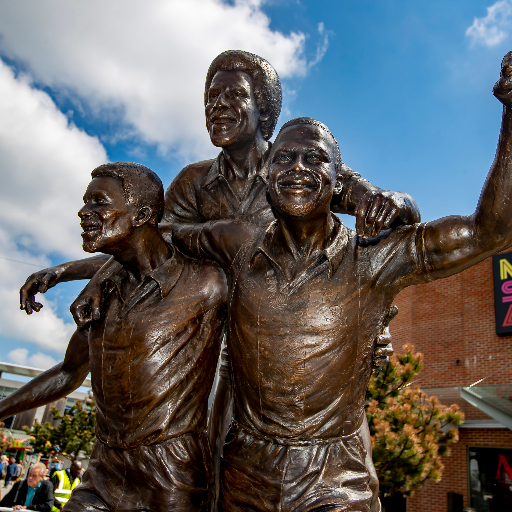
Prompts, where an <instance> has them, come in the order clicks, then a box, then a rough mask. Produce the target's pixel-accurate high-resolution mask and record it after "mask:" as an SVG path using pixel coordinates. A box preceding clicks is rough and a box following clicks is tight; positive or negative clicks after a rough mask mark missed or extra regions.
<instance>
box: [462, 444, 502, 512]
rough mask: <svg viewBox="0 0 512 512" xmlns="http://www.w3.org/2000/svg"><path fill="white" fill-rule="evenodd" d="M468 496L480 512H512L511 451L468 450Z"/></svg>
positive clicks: (495, 449)
mask: <svg viewBox="0 0 512 512" xmlns="http://www.w3.org/2000/svg"><path fill="white" fill-rule="evenodd" d="M468 456H469V468H468V469H469V493H470V502H471V506H472V507H473V508H474V509H475V510H476V511H477V512H503V511H505V510H512V449H510V448H468Z"/></svg>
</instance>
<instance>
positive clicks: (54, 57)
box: [0, 0, 327, 159]
mask: <svg viewBox="0 0 512 512" xmlns="http://www.w3.org/2000/svg"><path fill="white" fill-rule="evenodd" d="M261 4H262V1H261V0H236V1H235V2H234V3H233V4H228V3H225V2H222V1H220V0H146V1H145V2H140V1H139V0H109V1H108V2H105V1H104V0H89V1H88V2H80V3H76V2H69V1H67V0H53V1H51V0H47V1H45V2H40V1H38V0H25V1H24V2H5V3H4V2H2V3H0V33H1V34H2V50H3V51H4V52H6V53H7V54H8V55H9V56H10V57H12V58H15V59H21V60H23V61H24V62H25V63H26V64H27V65H28V68H29V69H30V71H31V72H32V73H33V74H34V76H35V78H36V79H37V80H38V81H40V82H42V83H43V84H46V85H49V86H50V87H52V88H54V89H60V91H61V92H65V91H72V94H73V95H78V97H79V98H81V99H82V100H85V101H86V102H87V103H88V104H89V105H90V106H91V107H93V109H94V110H95V112H96V114H97V115H99V116H101V115H121V117H122V119H123V120H124V121H125V122H126V125H125V127H126V132H125V134H126V133H130V134H133V133H135V134H136V135H138V136H140V137H141V138H142V139H143V140H144V141H146V142H149V143H155V144H157V145H158V146H159V148H160V149H161V150H162V151H168V150H170V151H176V152H178V153H179V154H180V155H181V156H183V157H184V158H187V159H192V158H198V157H200V156H205V155H207V154H208V155H211V154H214V153H215V150H214V149H213V148H212V147H211V144H210V142H209V139H208V137H207V133H206V130H205V127H204V110H203V105H202V99H203V87H204V79H205V76H206V71H207V69H208V66H209V64H210V62H211V60H212V59H213V58H214V57H215V56H216V55H217V54H219V53H221V52H222V51H225V50H228V49H243V50H247V51H251V52H253V53H257V54H259V55H262V56H264V57H266V58H268V59H269V60H270V61H271V62H272V64H273V65H274V66H275V68H276V69H277V71H278V73H279V74H280V76H281V77H282V78H290V77H296V76H302V75H304V74H305V73H306V72H307V70H308V68H309V67H310V66H309V65H308V62H307V59H306V58H305V55H304V50H305V39H306V38H305V35H304V34H302V33H294V32H292V33H290V34H287V35H285V34H283V33H281V32H278V31H275V30H272V29H271V28H270V20H269V18H268V17H267V16H266V15H265V14H264V12H263V11H262V10H261ZM321 31H322V34H321V35H322V41H321V43H320V46H319V48H318V51H317V54H316V57H315V58H314V60H313V63H316V62H318V61H319V60H320V59H321V58H322V57H323V55H324V53H325V51H326V49H327V31H325V30H324V29H323V27H321ZM107 113H108V114H107ZM122 135H123V134H120V133H118V134H117V136H122Z"/></svg>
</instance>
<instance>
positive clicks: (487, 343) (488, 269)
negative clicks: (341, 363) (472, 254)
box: [391, 258, 512, 388]
mask: <svg viewBox="0 0 512 512" xmlns="http://www.w3.org/2000/svg"><path fill="white" fill-rule="evenodd" d="M394 303H395V304H396V305H397V306H398V309H399V313H398V315H397V317H396V318H395V319H394V320H393V321H392V323H391V333H392V335H393V346H394V348H395V350H396V351H397V352H399V351H400V349H401V346H402V345H403V344H404V343H413V344H414V346H415V348H416V350H418V351H420V352H423V353H424V356H425V360H424V362H425V366H424V370H423V372H422V374H420V378H421V381H420V382H419V383H420V384H421V386H422V387H425V388H434V387H443V386H446V387H450V386H469V385H471V384H473V383H474V382H476V381H477V380H479V379H482V378H484V377H486V376H489V375H490V376H489V377H488V378H487V379H486V380H485V384H500V383H505V382H512V375H511V370H510V363H511V362H512V336H503V337H500V336H497V335H496V333H495V324H494V292H493V282H492V260H491V258H488V259H486V260H485V261H483V262H482V263H480V264H478V265H476V266H474V267H472V268H470V269H468V270H466V271H464V272H461V273H460V274H457V275H455V276H452V277H449V278H448V279H441V280H439V281H435V282H433V283H428V284H424V285H419V286H411V287H409V288H406V289H405V290H403V291H402V292H401V293H400V294H399V295H398V296H397V298H396V299H395V302H394ZM456 360H459V361H460V363H459V365H456V363H455V361H456ZM491 374H492V375H491Z"/></svg>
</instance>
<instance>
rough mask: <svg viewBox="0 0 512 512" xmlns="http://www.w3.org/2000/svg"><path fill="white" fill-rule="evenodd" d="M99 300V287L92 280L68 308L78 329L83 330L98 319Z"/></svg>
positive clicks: (100, 293)
mask: <svg viewBox="0 0 512 512" xmlns="http://www.w3.org/2000/svg"><path fill="white" fill-rule="evenodd" d="M101 299H102V292H101V286H100V284H99V283H97V282H96V281H95V280H94V278H93V279H91V280H90V281H89V283H88V284H87V286H86V287H85V288H84V289H83V290H82V291H81V292H80V295H79V296H78V297H77V298H76V299H75V300H74V301H73V303H72V304H71V307H70V308H69V310H70V311H71V314H72V315H73V319H74V320H75V323H76V325H77V327H78V329H84V328H85V327H87V325H88V324H90V323H91V322H94V321H95V320H99V319H100V317H101V310H100V306H101Z"/></svg>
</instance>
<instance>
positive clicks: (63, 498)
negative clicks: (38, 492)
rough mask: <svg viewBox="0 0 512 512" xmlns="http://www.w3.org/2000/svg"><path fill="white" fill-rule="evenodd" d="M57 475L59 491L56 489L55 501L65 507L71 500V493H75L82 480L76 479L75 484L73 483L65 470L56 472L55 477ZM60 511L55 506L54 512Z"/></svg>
mask: <svg viewBox="0 0 512 512" xmlns="http://www.w3.org/2000/svg"><path fill="white" fill-rule="evenodd" d="M55 475H57V476H58V478H59V485H58V487H57V489H55V491H54V493H53V494H54V496H55V500H57V501H59V502H60V503H62V505H65V504H66V503H67V502H68V500H69V498H71V492H72V491H73V489H74V488H75V487H76V486H77V485H78V484H80V479H79V478H75V480H74V482H73V483H71V482H70V479H69V477H68V475H67V473H66V471H65V470H64V469H62V470H61V471H56V472H55V474H54V475H53V476H55ZM58 511H59V509H58V508H57V507H55V506H54V507H53V508H52V512H58Z"/></svg>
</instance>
